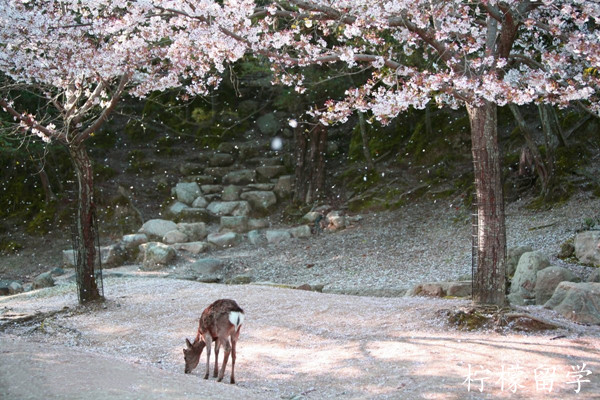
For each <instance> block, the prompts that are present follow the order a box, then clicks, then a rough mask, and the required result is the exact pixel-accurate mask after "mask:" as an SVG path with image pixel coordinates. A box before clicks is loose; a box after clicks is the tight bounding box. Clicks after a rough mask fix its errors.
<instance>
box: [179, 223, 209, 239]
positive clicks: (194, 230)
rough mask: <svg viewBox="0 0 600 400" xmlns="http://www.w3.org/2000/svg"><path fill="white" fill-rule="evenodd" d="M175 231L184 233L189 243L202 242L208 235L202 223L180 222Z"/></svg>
mask: <svg viewBox="0 0 600 400" xmlns="http://www.w3.org/2000/svg"><path fill="white" fill-rule="evenodd" d="M177 230H178V231H180V232H183V233H185V235H186V236H187V237H188V240H189V241H191V242H197V241H200V240H204V238H206V236H207V235H208V229H207V228H206V224H205V223H204V222H180V223H178V224H177Z"/></svg>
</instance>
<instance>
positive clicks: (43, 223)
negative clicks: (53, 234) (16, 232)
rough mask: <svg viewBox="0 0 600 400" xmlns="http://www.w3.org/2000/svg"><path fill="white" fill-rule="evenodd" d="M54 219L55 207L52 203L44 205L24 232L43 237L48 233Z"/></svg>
mask: <svg viewBox="0 0 600 400" xmlns="http://www.w3.org/2000/svg"><path fill="white" fill-rule="evenodd" d="M55 217H56V207H55V204H54V203H49V204H46V206H45V207H44V208H42V209H41V211H40V212H38V213H37V214H36V215H35V216H34V217H33V219H32V220H31V221H29V223H27V227H26V228H25V231H26V232H27V233H29V234H30V235H45V234H47V233H48V232H49V231H50V228H51V227H52V225H53V222H54V220H55Z"/></svg>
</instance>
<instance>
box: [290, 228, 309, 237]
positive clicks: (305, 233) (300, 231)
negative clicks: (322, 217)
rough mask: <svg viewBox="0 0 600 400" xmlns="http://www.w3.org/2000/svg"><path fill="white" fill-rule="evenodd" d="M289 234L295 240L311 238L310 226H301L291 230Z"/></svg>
mask: <svg viewBox="0 0 600 400" xmlns="http://www.w3.org/2000/svg"><path fill="white" fill-rule="evenodd" d="M289 232H290V234H291V235H292V237H295V238H306V237H310V236H311V232H310V226H308V225H300V226H296V227H294V228H290V229H289Z"/></svg>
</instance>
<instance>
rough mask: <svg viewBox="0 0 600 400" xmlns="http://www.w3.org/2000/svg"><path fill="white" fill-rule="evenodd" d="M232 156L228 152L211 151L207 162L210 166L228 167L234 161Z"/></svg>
mask: <svg viewBox="0 0 600 400" xmlns="http://www.w3.org/2000/svg"><path fill="white" fill-rule="evenodd" d="M234 161H235V160H234V158H233V156H232V155H231V154H228V153H213V154H211V155H210V158H209V160H208V163H209V164H210V166H211V167H228V166H230V165H231V164H233V162H234Z"/></svg>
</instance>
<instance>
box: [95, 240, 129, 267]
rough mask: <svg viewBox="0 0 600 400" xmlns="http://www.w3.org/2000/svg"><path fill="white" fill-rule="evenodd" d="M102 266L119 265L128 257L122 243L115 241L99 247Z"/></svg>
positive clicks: (127, 252)
mask: <svg viewBox="0 0 600 400" xmlns="http://www.w3.org/2000/svg"><path fill="white" fill-rule="evenodd" d="M100 254H102V266H103V267H105V268H114V267H120V266H121V265H123V264H124V263H125V261H127V259H128V258H129V254H130V252H129V251H128V250H127V248H126V247H125V245H124V244H123V243H120V242H119V243H116V244H113V245H110V246H106V247H102V248H100Z"/></svg>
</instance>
